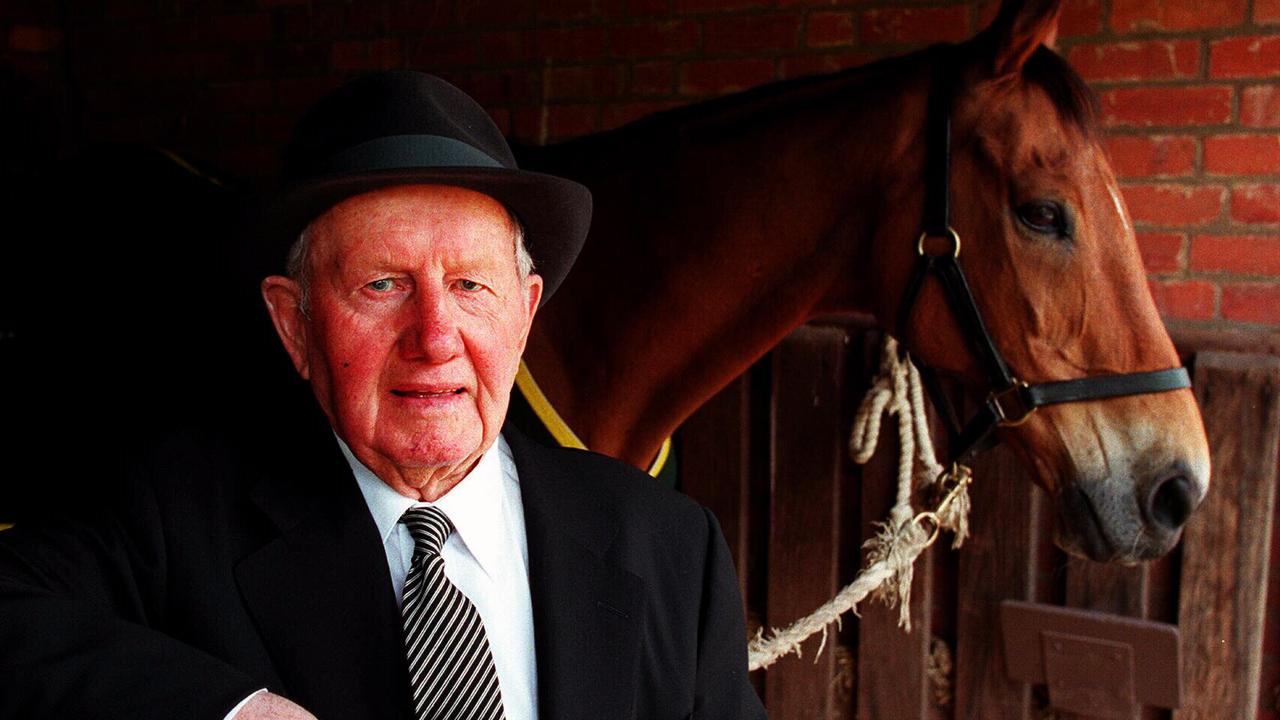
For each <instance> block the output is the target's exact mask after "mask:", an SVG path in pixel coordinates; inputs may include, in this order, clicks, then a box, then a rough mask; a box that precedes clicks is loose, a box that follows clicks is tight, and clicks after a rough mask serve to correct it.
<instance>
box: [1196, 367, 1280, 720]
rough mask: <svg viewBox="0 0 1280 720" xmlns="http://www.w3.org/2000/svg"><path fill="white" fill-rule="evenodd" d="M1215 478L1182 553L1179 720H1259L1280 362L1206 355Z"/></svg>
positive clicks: (1199, 381) (1200, 380) (1204, 385)
mask: <svg viewBox="0 0 1280 720" xmlns="http://www.w3.org/2000/svg"><path fill="white" fill-rule="evenodd" d="M1195 389H1196V398H1197V399H1198V400H1199V401H1200V409H1201V412H1202V414H1203V416H1204V420H1205V430H1206V431H1207V433H1208V436H1209V448H1210V450H1211V454H1212V462H1213V479H1212V483H1211V485H1210V488H1209V494H1208V496H1207V497H1206V498H1205V501H1204V503H1203V504H1202V505H1201V506H1200V508H1199V510H1197V511H1196V513H1195V515H1193V516H1192V518H1191V521H1190V522H1189V523H1188V524H1187V528H1186V530H1185V532H1184V535H1183V539H1182V545H1183V556H1182V590H1181V597H1180V600H1179V603H1178V625H1179V627H1180V628H1181V632H1182V649H1183V656H1184V658H1185V663H1184V669H1183V675H1184V677H1183V687H1184V688H1185V696H1184V698H1183V707H1182V709H1181V710H1178V711H1177V712H1175V713H1174V717H1175V718H1177V720H1193V719H1194V720H1217V719H1218V718H1233V720H1236V719H1238V720H1247V719H1248V718H1255V717H1257V710H1258V690H1259V676H1260V673H1261V665H1262V630H1263V626H1264V622H1265V617H1264V615H1265V611H1266V593H1267V570H1268V564H1269V562H1270V560H1269V558H1270V549H1271V519H1272V512H1273V510H1272V506H1273V504H1274V502H1275V486H1276V451H1277V435H1278V434H1280V359H1277V358H1274V357H1269V356H1263V355H1248V354H1243V353H1216V352H1202V353H1200V354H1199V355H1197V356H1196V372H1195Z"/></svg>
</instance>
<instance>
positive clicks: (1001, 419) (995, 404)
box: [987, 380, 1038, 427]
mask: <svg viewBox="0 0 1280 720" xmlns="http://www.w3.org/2000/svg"><path fill="white" fill-rule="evenodd" d="M1028 387H1031V386H1030V385H1028V384H1027V383H1026V382H1024V381H1022V380H1014V381H1013V384H1012V385H1010V386H1009V387H1007V388H1005V389H1004V390H993V391H992V392H991V393H990V394H989V395H987V406H988V407H990V408H991V410H992V412H994V413H995V415H996V424H997V425H999V426H1001V427H1016V426H1018V425H1021V424H1022V423H1024V422H1026V421H1027V418H1029V417H1031V416H1032V415H1033V414H1034V413H1035V411H1036V410H1037V409H1038V408H1037V407H1036V406H1034V405H1028V404H1027V401H1026V398H1024V397H1023V394H1022V391H1023V390H1026V389H1027V388H1028ZM1014 403H1016V407H1015V408H1014V409H1015V411H1016V413H1017V414H1015V412H1011V411H1010V410H1007V409H1005V408H1006V404H1014Z"/></svg>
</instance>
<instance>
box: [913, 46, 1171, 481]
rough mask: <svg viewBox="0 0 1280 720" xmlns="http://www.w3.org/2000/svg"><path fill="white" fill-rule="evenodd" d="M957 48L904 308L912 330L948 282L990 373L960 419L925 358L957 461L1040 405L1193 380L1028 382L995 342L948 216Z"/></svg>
mask: <svg viewBox="0 0 1280 720" xmlns="http://www.w3.org/2000/svg"><path fill="white" fill-rule="evenodd" d="M953 54H954V53H950V52H943V53H940V61H939V62H937V64H936V65H935V69H934V73H933V80H932V87H931V88H930V91H929V106H928V111H927V118H926V120H925V122H926V129H925V132H926V136H927V142H928V146H927V153H928V155H927V157H926V160H925V206H924V226H923V228H922V230H921V232H920V237H919V239H918V240H917V241H916V253H917V255H918V257H917V259H916V263H915V269H914V270H913V272H912V274H911V279H910V281H909V282H908V283H907V289H906V293H905V294H904V295H903V298H902V305H901V307H900V309H899V312H898V323H897V329H898V337H899V338H901V339H902V342H903V345H904V346H905V345H906V343H907V342H908V338H909V337H910V334H909V332H910V330H911V319H912V311H913V310H914V308H915V304H916V300H917V299H918V298H919V296H920V291H921V289H922V288H923V287H924V284H925V282H926V281H927V280H928V279H929V277H930V276H933V277H936V278H937V279H938V281H939V282H941V283H942V287H943V290H944V291H945V292H946V297H947V302H948V304H949V306H950V308H951V314H952V315H953V316H954V317H955V319H956V322H957V323H959V325H960V329H961V332H962V334H963V335H964V337H965V340H966V341H967V342H968V344H969V348H970V350H971V351H972V352H973V353H974V355H975V356H976V358H977V360H978V364H979V366H980V367H981V368H982V370H983V373H984V374H985V375H986V382H987V386H988V388H990V389H989V391H988V393H987V397H986V400H985V401H984V402H983V403H982V406H981V407H980V408H979V410H978V412H977V414H976V415H975V416H974V417H973V418H971V419H970V420H969V421H968V422H967V423H965V424H964V425H963V427H962V426H961V424H960V421H959V416H958V414H957V413H956V410H955V407H954V406H953V405H952V403H951V401H950V399H949V398H948V397H947V396H946V394H945V393H944V392H942V389H941V386H940V384H939V383H938V380H937V373H936V371H935V370H934V369H933V368H930V367H928V366H921V377H922V378H923V379H924V382H925V387H926V389H927V390H928V392H929V395H930V396H931V397H932V398H933V403H934V406H935V407H936V408H937V409H938V411H939V413H940V414H941V415H942V419H943V422H945V423H946V425H947V429H948V430H949V432H950V433H951V457H952V462H962V461H964V460H967V459H968V458H970V457H971V456H973V455H975V454H976V453H978V452H980V451H982V450H985V449H987V448H988V447H990V446H992V445H994V444H995V439H994V436H993V435H992V430H994V429H995V428H996V427H997V426H1012V425H1019V424H1021V423H1022V422H1024V421H1025V420H1026V419H1027V418H1028V417H1030V416H1031V414H1032V413H1033V412H1035V411H1036V409H1037V408H1040V407H1043V406H1045V405H1056V404H1058V403H1067V402H1076V401H1079V400H1100V399H1104V398H1112V397H1119V396H1124V395H1141V394H1144V393H1157V392H1165V391H1168V390H1180V389H1182V388H1188V387H1191V379H1190V377H1189V376H1188V375H1187V370H1186V368H1182V367H1176V368H1169V369H1167V370H1155V371H1152V372H1136V373H1124V374H1120V375H1099V376H1094V377H1084V378H1078V379H1074V380H1060V381H1056V382H1044V383H1035V384H1030V383H1027V382H1024V381H1023V380H1020V379H1018V377H1017V376H1016V375H1014V373H1013V371H1012V370H1010V369H1009V365H1008V363H1006V362H1005V360H1004V357H1003V356H1002V355H1001V354H1000V350H999V349H997V348H996V346H995V343H994V342H993V341H992V339H991V334H990V333H988V332H987V328H986V324H985V323H983V321H982V313H981V312H979V310H978V305H977V303H976V302H975V301H974V298H973V293H972V291H970V289H969V283H968V281H967V280H966V279H965V276H964V271H963V270H961V268H960V236H959V235H958V234H957V233H956V231H955V230H954V229H953V228H952V227H951V224H950V217H949V215H950V208H949V205H950V194H951V190H950V186H951V177H950V175H951V109H952V108H951V106H952V95H951V93H952V88H953V87H954V85H955V79H956V77H957V75H956V73H957V71H958V66H959V63H958V62H956V58H955V57H952V56H953Z"/></svg>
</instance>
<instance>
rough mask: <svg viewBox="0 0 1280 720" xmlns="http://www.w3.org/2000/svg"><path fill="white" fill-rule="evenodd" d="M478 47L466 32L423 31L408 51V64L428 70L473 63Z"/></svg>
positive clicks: (473, 37)
mask: <svg viewBox="0 0 1280 720" xmlns="http://www.w3.org/2000/svg"><path fill="white" fill-rule="evenodd" d="M478 55H479V48H478V47H477V44H476V40H475V36H474V35H472V34H471V33H467V32H459V33H425V34H423V35H422V37H421V39H420V40H419V41H418V45H417V47H415V48H414V49H413V50H412V52H411V53H410V55H409V57H410V65H411V66H412V67H415V68H421V69H423V70H426V71H428V72H435V73H437V74H439V73H438V71H439V70H442V69H449V68H459V67H469V66H472V65H475V64H476V63H477V60H478Z"/></svg>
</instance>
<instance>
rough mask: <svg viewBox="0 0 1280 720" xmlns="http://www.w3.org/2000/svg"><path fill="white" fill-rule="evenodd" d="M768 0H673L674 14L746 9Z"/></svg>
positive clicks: (759, 5) (761, 5)
mask: <svg viewBox="0 0 1280 720" xmlns="http://www.w3.org/2000/svg"><path fill="white" fill-rule="evenodd" d="M767 4H768V0H674V6H673V9H674V10H675V12H676V14H678V15H683V14H685V13H705V12H720V11H722V10H746V9H748V8H759V7H764V6H765V5H767Z"/></svg>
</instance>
